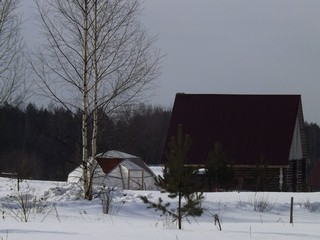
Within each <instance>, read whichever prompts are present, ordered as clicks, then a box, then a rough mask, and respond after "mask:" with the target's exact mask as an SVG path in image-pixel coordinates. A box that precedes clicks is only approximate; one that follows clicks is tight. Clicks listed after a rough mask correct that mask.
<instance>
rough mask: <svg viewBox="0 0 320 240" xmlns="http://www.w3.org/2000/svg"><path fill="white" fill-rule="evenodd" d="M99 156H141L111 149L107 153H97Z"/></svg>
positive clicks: (128, 157)
mask: <svg viewBox="0 0 320 240" xmlns="http://www.w3.org/2000/svg"><path fill="white" fill-rule="evenodd" d="M97 157H99V158H119V159H131V158H139V157H137V156H134V155H131V154H128V153H124V152H120V151H117V150H110V151H108V152H105V153H99V154H97Z"/></svg>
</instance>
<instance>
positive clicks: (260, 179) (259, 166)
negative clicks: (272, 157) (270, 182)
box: [253, 154, 268, 192]
mask: <svg viewBox="0 0 320 240" xmlns="http://www.w3.org/2000/svg"><path fill="white" fill-rule="evenodd" d="M267 168H268V162H267V161H266V160H265V157H264V155H262V154H261V155H260V156H259V159H258V161H257V163H256V167H255V169H254V172H253V176H254V181H255V183H256V191H260V192H261V191H264V190H265V185H266V172H267Z"/></svg>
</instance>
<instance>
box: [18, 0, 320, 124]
mask: <svg viewBox="0 0 320 240" xmlns="http://www.w3.org/2000/svg"><path fill="white" fill-rule="evenodd" d="M23 2H24V4H26V3H28V4H30V3H31V1H30V2H29V0H23ZM142 19H143V22H144V24H145V26H146V27H147V29H148V30H149V31H150V33H152V34H158V42H157V45H158V46H159V47H160V48H161V50H162V53H163V54H165V57H164V58H163V61H162V62H163V66H162V75H161V77H160V78H159V81H160V87H159V89H158V91H157V95H156V96H154V97H152V98H151V99H150V101H151V102H152V103H154V104H161V105H165V106H170V107H171V106H172V104H173V101H174V97H175V94H176V93H177V92H185V93H224V94H228V93H239V94H241V93H249V94H258V93H265V94H269V93H270V94H301V95H302V104H303V108H304V115H305V120H306V121H308V122H317V123H318V124H319V123H320V108H319V103H320V94H319V91H320V79H319V77H320V1H319V0H144V11H143V18H142ZM32 37H34V35H33V33H32V31H29V33H28V38H29V39H30V38H32Z"/></svg>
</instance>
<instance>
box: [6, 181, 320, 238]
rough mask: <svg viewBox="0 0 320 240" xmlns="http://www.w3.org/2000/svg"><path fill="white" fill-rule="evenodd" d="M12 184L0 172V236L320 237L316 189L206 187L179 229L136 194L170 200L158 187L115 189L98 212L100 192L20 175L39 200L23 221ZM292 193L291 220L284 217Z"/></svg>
mask: <svg viewBox="0 0 320 240" xmlns="http://www.w3.org/2000/svg"><path fill="white" fill-rule="evenodd" d="M15 189H16V181H15V180H10V179H5V178H0V209H1V212H2V218H1V220H0V240H1V239H8V240H14V239H17V240H24V239H30V240H31V239H34V240H36V239H39V240H40V239H41V240H45V239H49V240H50V239H55V240H56V239H67V240H72V239H76V240H82V239H83V240H88V239H89V240H99V239H101V240H102V239H103V240H105V239H117V240H129V239H139V240H149V239H152V240H157V239H159V240H160V239H161V240H163V239H166V240H170V239H172V240H177V239H180V240H188V239H190V240H191V239H192V240H195V239H201V240H205V239H219V240H225V239H228V240H229V239H233V240H242V239H259V240H261V239H273V240H276V239H320V193H254V192H240V193H238V192H225V193H206V194H205V196H206V199H205V201H204V203H203V207H204V208H205V212H204V214H203V216H202V217H200V218H197V219H189V222H187V221H184V222H183V230H178V229H176V227H175V225H174V224H172V223H171V221H170V219H166V218H165V217H161V216H160V215H159V213H158V212H155V211H154V210H153V209H147V207H146V205H145V204H143V203H142V201H141V200H140V198H139V196H140V195H147V196H148V197H149V198H150V199H152V200H154V201H157V199H158V197H159V196H161V197H162V198H163V199H165V200H169V199H168V198H167V197H166V194H160V193H159V192H151V191H148V192H144V191H124V192H114V193H113V202H112V207H111V209H110V211H111V214H103V211H102V204H101V200H100V198H96V199H94V200H93V201H91V202H89V201H84V200H81V199H79V197H78V194H79V191H78V188H77V186H75V185H70V184H69V185H67V184H66V183H62V182H59V183H57V182H44V181H24V182H23V183H21V190H20V194H18V196H25V195H24V193H28V194H30V196H31V195H33V196H36V199H37V200H38V202H37V203H36V204H35V205H37V207H36V208H33V209H32V211H31V212H30V213H29V216H28V222H26V223H25V222H21V221H20V215H19V214H20V212H21V211H20V210H17V209H16V208H17V206H16V203H17V201H16V200H14V198H13V197H9V196H17V194H16V191H15ZM291 197H294V211H293V212H294V216H293V221H294V223H293V224H290V223H289V220H290V216H289V215H290V200H291ZM29 200H30V201H33V199H32V198H30V199H29ZM170 201H172V200H170ZM27 202H28V201H27ZM258 203H260V204H261V203H267V206H265V209H264V211H263V212H260V211H255V210H254V205H255V204H256V208H259V206H257V204H258ZM172 204H174V202H172ZM20 205H21V204H20ZM261 208H263V206H262V207H261ZM14 214H18V215H14ZM214 214H218V215H219V217H220V220H221V227H222V231H219V230H218V228H217V226H215V224H214V218H213V215H214Z"/></svg>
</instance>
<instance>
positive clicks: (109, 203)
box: [101, 187, 125, 215]
mask: <svg viewBox="0 0 320 240" xmlns="http://www.w3.org/2000/svg"><path fill="white" fill-rule="evenodd" d="M124 196H125V195H124V194H123V193H121V192H120V191H119V190H118V189H117V188H114V187H107V188H103V189H102V190H101V199H102V209H103V213H104V214H111V215H116V214H117V213H118V212H119V210H120V208H121V207H122V206H123V204H125V200H124V199H123V197H124Z"/></svg>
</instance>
